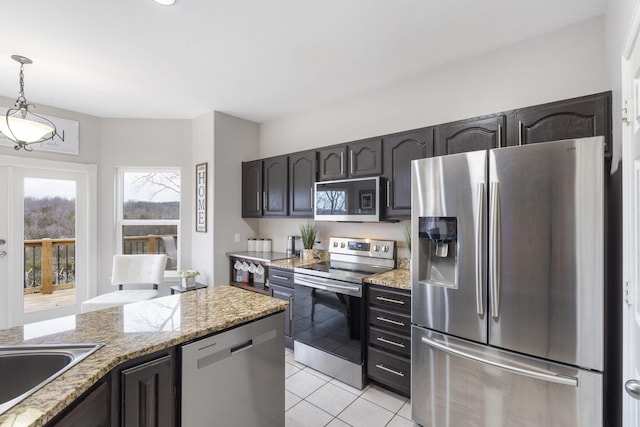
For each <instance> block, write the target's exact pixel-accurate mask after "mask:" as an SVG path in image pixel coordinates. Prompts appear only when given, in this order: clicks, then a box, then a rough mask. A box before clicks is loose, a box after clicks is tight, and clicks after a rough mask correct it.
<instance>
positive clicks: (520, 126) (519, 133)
mask: <svg viewBox="0 0 640 427" xmlns="http://www.w3.org/2000/svg"><path fill="white" fill-rule="evenodd" d="M522 131H523V125H522V120H518V145H522Z"/></svg>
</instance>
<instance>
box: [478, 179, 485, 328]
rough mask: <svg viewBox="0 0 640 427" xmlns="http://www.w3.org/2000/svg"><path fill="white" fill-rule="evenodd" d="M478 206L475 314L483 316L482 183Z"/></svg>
mask: <svg viewBox="0 0 640 427" xmlns="http://www.w3.org/2000/svg"><path fill="white" fill-rule="evenodd" d="M477 193H478V194H477V197H478V206H477V207H476V209H477V210H476V312H477V313H478V315H480V316H482V315H484V301H482V253H483V249H482V248H483V247H484V245H483V242H482V212H483V209H484V183H482V182H480V183H478V191H477Z"/></svg>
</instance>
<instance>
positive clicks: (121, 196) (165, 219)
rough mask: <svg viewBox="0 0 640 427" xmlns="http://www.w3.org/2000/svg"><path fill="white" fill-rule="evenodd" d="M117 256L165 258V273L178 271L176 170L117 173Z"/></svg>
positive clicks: (178, 180)
mask: <svg viewBox="0 0 640 427" xmlns="http://www.w3.org/2000/svg"><path fill="white" fill-rule="evenodd" d="M117 185H118V186H117V189H118V191H117V197H118V212H117V236H118V241H119V242H120V245H119V246H120V247H119V250H118V253H122V254H145V253H146V254H154V253H158V254H163V253H164V254H167V257H168V261H167V270H177V269H178V264H179V262H178V260H179V257H178V250H177V248H178V247H179V245H178V242H179V238H180V170H179V169H173V168H171V169H169V168H163V169H150V168H145V169H129V168H126V169H124V168H123V169H119V170H118V179H117Z"/></svg>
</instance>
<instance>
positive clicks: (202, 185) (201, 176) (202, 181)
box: [196, 163, 207, 233]
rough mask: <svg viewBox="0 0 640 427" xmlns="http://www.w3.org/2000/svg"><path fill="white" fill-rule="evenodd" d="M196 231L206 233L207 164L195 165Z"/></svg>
mask: <svg viewBox="0 0 640 427" xmlns="http://www.w3.org/2000/svg"><path fill="white" fill-rule="evenodd" d="M196 231H198V232H200V233H206V232H207V163H200V164H197V165H196Z"/></svg>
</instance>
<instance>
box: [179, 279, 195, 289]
mask: <svg viewBox="0 0 640 427" xmlns="http://www.w3.org/2000/svg"><path fill="white" fill-rule="evenodd" d="M195 286H196V278H195V277H183V278H182V287H183V288H193V287H195Z"/></svg>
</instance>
